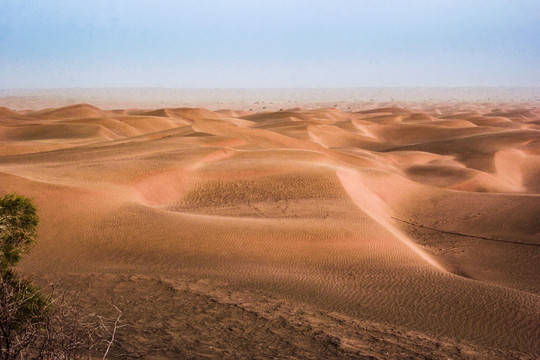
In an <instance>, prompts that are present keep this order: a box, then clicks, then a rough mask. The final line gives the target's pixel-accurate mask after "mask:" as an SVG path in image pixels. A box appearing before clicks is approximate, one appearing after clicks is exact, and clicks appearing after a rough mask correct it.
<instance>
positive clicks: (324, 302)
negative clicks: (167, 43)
mask: <svg viewBox="0 0 540 360" xmlns="http://www.w3.org/2000/svg"><path fill="white" fill-rule="evenodd" d="M273 105H274V108H272V109H262V108H261V107H259V108H256V109H255V108H254V107H251V109H252V110H251V111H250V110H249V109H250V107H249V106H243V107H241V108H240V107H238V108H235V107H227V106H223V108H222V109H219V108H217V106H216V107H214V108H213V109H212V110H210V109H205V108H195V107H189V108H188V107H182V108H178V107H168V108H152V109H136V108H126V109H117V110H104V109H103V108H98V107H96V106H94V105H89V104H76V105H70V106H64V107H54V108H46V109H32V110H24V109H20V108H15V107H12V108H7V107H4V108H1V109H0V192H1V194H2V195H3V194H5V193H9V192H17V193H20V194H24V195H27V196H29V197H32V198H33V199H35V202H36V205H37V207H38V209H39V214H40V218H41V223H40V226H39V233H38V234H39V239H38V242H37V244H36V245H35V247H34V248H33V249H32V251H31V252H30V253H29V254H28V255H27V256H26V258H25V260H24V262H23V263H22V266H21V267H20V271H21V272H23V273H25V274H29V275H32V276H33V277H34V278H35V279H36V281H38V282H40V283H42V284H44V283H46V282H47V281H53V282H55V283H57V284H60V286H62V287H64V288H68V289H70V290H73V291H75V292H78V293H79V294H80V296H79V297H80V299H81V300H80V301H81V303H82V304H83V306H85V307H86V308H88V309H91V311H97V312H102V313H105V314H106V313H107V312H108V311H113V312H114V310H113V309H112V304H115V305H117V306H119V307H121V308H122V309H123V310H124V314H125V316H124V318H125V325H126V326H125V327H124V328H122V331H121V332H120V333H119V335H118V340H119V342H118V344H117V346H116V348H115V349H113V350H114V353H113V356H115V357H117V358H149V359H150V358H151V359H165V358H208V357H210V358H215V357H220V358H226V359H229V358H231V359H232V358H313V359H314V358H319V359H323V358H324V359H331V358H341V359H345V358H351V359H353V358H354V359H363V358H366V359H389V358H430V359H431V358H433V359H439V358H440V359H447V358H452V359H462V358H463V359H468V358H472V359H498V358H500V359H507V358H524V359H528V358H529V359H533V358H538V357H540V281H539V278H540V108H538V107H537V106H536V103H534V102H529V103H519V104H517V103H480V102H476V103H465V102H446V103H421V104H416V105H414V104H409V105H410V106H409V105H407V106H405V105H403V104H401V105H400V104H398V105H391V104H389V105H384V104H370V103H357V104H355V103H354V102H353V101H351V102H350V103H348V104H345V105H343V104H342V106H339V108H336V107H333V106H331V107H326V108H316V107H313V106H300V107H296V108H291V109H287V108H286V107H284V105H283V104H279V105H278V104H273ZM293 105H294V104H293ZM278 106H279V108H278V109H276V108H277V107H278ZM295 106H296V105H295Z"/></svg>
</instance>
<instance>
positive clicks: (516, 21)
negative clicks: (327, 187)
mask: <svg viewBox="0 0 540 360" xmlns="http://www.w3.org/2000/svg"><path fill="white" fill-rule="evenodd" d="M0 14H1V15H0V88H3V89H9V88H64V87H145V86H151V87H174V88H268V87H270V88H281V87H363V86H540V40H539V39H540V1H537V0H531V1H520V0H485V1H478V0H476V1H475V0H461V1H460V0H453V1H451V0H447V1H445V0H440V1H434V0H431V1H428V0H403V1H398V0H395V1H390V0H372V1H367V0H366V1H359V0H358V1H354V0H349V1H346V0H332V1H318V0H312V1H307V0H272V1H262V0H245V1H242V0H231V1H226V0H223V1H217V0H214V1H212V0H184V1H182V0H177V1H172V0H171V1H166V0H163V1H161V0H154V1H136V0H131V1H127V0H126V1H114V0H109V1H100V0H94V1H83V0H80V1H67V0H64V1H60V0H58V1H53V0H24V1H23V0H20V1H15V0H13V1H10V0H0Z"/></svg>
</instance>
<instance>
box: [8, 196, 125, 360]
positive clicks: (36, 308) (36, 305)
mask: <svg viewBox="0 0 540 360" xmlns="http://www.w3.org/2000/svg"><path fill="white" fill-rule="evenodd" d="M38 221H39V218H38V215H37V211H36V207H35V206H34V204H33V202H32V201H31V200H30V199H28V198H26V197H24V196H21V195H15V194H9V195H5V196H4V197H3V198H1V199H0V360H11V359H79V358H82V357H86V356H88V357H91V356H95V354H96V352H97V351H99V350H100V349H101V351H104V352H105V354H104V355H103V358H106V356H107V354H108V351H109V349H110V347H111V345H112V344H113V342H114V335H115V333H116V330H117V328H118V327H119V320H120V317H121V315H122V313H121V312H120V311H119V316H118V318H117V319H116V320H115V321H113V322H111V321H108V320H107V319H104V318H102V317H99V316H97V315H95V314H87V315H82V314H81V313H80V312H79V311H78V310H77V308H76V307H74V306H72V304H71V303H70V302H69V301H68V299H67V297H66V294H65V293H59V292H58V291H57V290H56V289H54V287H52V288H51V291H49V293H48V294H44V293H43V292H42V290H41V289H39V288H38V287H37V286H35V285H34V284H33V283H32V281H30V280H28V279H26V278H23V277H21V276H20V275H18V274H17V273H16V272H15V270H14V266H15V265H17V264H18V262H19V261H20V259H21V255H23V254H24V253H26V252H27V251H28V250H29V249H30V247H31V245H32V244H33V243H34V242H35V240H36V227H37V225H38ZM107 339H108V340H107Z"/></svg>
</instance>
